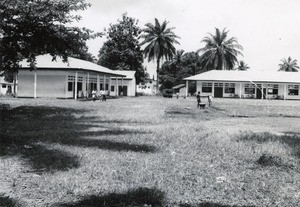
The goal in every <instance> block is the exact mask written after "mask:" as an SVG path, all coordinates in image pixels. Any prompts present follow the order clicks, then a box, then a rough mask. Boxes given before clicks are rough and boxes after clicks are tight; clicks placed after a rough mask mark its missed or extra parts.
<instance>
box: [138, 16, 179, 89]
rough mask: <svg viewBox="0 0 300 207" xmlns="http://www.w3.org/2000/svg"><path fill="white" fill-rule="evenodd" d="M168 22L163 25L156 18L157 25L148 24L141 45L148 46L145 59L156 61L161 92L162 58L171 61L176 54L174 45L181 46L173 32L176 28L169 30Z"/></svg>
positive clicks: (157, 84)
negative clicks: (160, 66)
mask: <svg viewBox="0 0 300 207" xmlns="http://www.w3.org/2000/svg"><path fill="white" fill-rule="evenodd" d="M167 24H168V22H167V21H164V22H163V23H162V24H160V23H159V21H158V20H157V19H156V18H155V24H154V25H153V24H152V23H148V24H146V25H145V26H146V28H145V29H143V34H142V35H141V38H143V39H144V40H143V41H142V43H141V45H145V44H147V45H146V47H145V49H144V55H145V57H148V61H151V60H154V59H156V64H157V67H156V74H157V82H156V86H157V90H159V65H160V61H161V59H162V58H165V59H166V60H170V59H171V58H172V57H173V55H174V54H175V52H176V49H175V47H174V44H179V42H178V41H177V40H176V38H179V37H178V36H177V35H175V33H174V32H173V31H172V30H173V29H174V27H171V28H167Z"/></svg>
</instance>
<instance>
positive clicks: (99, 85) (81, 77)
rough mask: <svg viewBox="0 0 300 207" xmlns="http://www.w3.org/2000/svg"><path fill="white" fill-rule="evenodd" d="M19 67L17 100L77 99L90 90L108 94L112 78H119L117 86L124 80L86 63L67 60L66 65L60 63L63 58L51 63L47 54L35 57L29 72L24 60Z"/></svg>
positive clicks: (93, 64) (72, 59) (97, 66)
mask: <svg viewBox="0 0 300 207" xmlns="http://www.w3.org/2000/svg"><path fill="white" fill-rule="evenodd" d="M20 64H21V68H20V69H19V73H18V76H17V82H18V97H33V98H36V97H56V98H74V99H77V98H80V97H89V96H90V94H91V92H92V90H96V91H97V94H100V90H105V91H107V93H108V94H109V95H110V92H111V91H110V90H111V88H112V87H111V86H112V81H111V77H112V76H113V77H118V83H117V84H121V80H122V78H125V77H126V75H123V74H120V73H118V72H116V71H114V70H110V69H108V68H105V67H102V66H100V65H97V64H95V63H92V62H89V61H84V60H80V59H77V58H72V57H69V58H68V62H63V60H62V58H60V57H57V58H56V60H53V57H52V56H51V55H48V54H47V55H40V56H37V58H36V70H31V69H30V67H29V63H28V62H26V61H22V62H21V63H20ZM116 95H118V94H116Z"/></svg>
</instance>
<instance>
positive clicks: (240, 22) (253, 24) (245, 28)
mask: <svg viewBox="0 0 300 207" xmlns="http://www.w3.org/2000/svg"><path fill="white" fill-rule="evenodd" d="M87 2H89V3H91V4H92V6H91V7H90V8H88V9H87V10H86V11H84V12H83V13H82V14H81V15H82V17H83V19H82V21H81V22H80V25H81V26H85V27H87V28H89V29H92V30H94V31H97V32H101V31H103V28H105V27H106V28H108V27H109V24H110V23H113V24H114V23H117V20H118V19H120V18H121V15H122V14H123V13H125V12H127V13H128V16H130V17H134V18H136V19H139V26H140V27H142V28H143V27H144V25H145V24H146V23H148V22H151V23H154V18H157V19H158V20H159V21H160V22H161V21H164V20H167V21H169V27H175V30H174V32H175V33H176V34H177V35H178V36H180V37H181V39H180V40H179V42H180V45H176V48H177V49H183V50H184V51H185V52H191V51H196V50H197V49H199V48H202V47H203V46H204V45H203V43H201V40H202V39H203V37H205V36H207V34H208V33H214V32H215V28H219V29H223V28H226V29H227V30H229V33H228V35H229V36H230V37H232V36H233V37H236V38H237V39H238V42H239V43H240V44H241V45H242V46H243V47H244V51H243V54H244V56H243V57H239V59H240V60H244V61H245V62H246V63H247V64H248V65H249V66H250V69H251V70H268V71H270V70H271V71H276V70H277V69H278V64H279V63H280V60H281V59H283V58H287V57H288V56H291V57H292V58H293V59H297V60H300V1H299V0H209V1H207V0H87ZM104 41H105V38H104V37H103V38H97V39H95V40H92V41H89V42H88V46H89V48H90V52H91V53H92V54H93V55H95V56H97V55H98V51H99V49H100V48H101V46H102V44H103V42H104ZM145 63H146V60H145ZM147 67H148V71H149V72H150V74H153V73H154V72H153V71H154V70H155V64H148V66H147Z"/></svg>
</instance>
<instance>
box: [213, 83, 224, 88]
mask: <svg viewBox="0 0 300 207" xmlns="http://www.w3.org/2000/svg"><path fill="white" fill-rule="evenodd" d="M214 86H215V87H220V88H222V87H223V83H214Z"/></svg>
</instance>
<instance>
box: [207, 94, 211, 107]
mask: <svg viewBox="0 0 300 207" xmlns="http://www.w3.org/2000/svg"><path fill="white" fill-rule="evenodd" d="M207 99H208V105H209V106H211V105H212V96H211V95H208V96H207Z"/></svg>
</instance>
